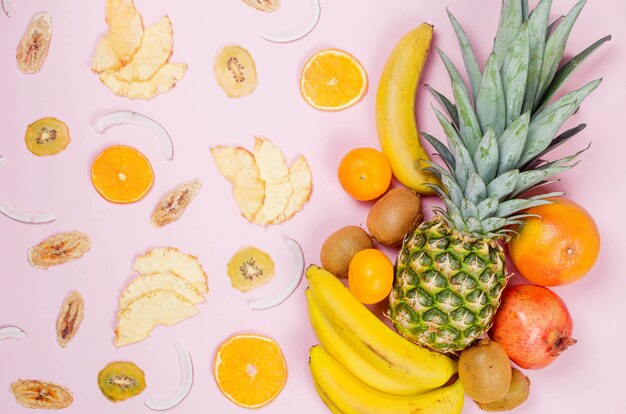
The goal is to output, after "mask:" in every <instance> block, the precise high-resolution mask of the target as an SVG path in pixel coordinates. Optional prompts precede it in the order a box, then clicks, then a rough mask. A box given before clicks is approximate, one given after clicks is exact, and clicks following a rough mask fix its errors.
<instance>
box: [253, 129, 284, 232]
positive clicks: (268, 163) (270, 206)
mask: <svg viewBox="0 0 626 414" xmlns="http://www.w3.org/2000/svg"><path fill="white" fill-rule="evenodd" d="M254 159H255V162H256V165H257V167H258V168H259V175H260V177H261V180H263V181H264V182H265V200H264V201H263V207H262V208H261V210H260V211H259V212H258V213H257V214H256V215H255V216H254V223H256V224H258V225H261V226H265V225H267V224H269V223H270V222H271V221H272V220H274V219H275V218H276V217H278V215H280V214H281V213H282V212H283V211H284V210H285V208H286V207H287V203H289V196H290V195H291V192H292V188H291V182H290V181H289V168H287V164H285V157H284V156H283V153H282V152H281V150H280V148H278V147H277V146H276V145H274V144H273V143H272V142H270V141H269V140H267V139H262V138H256V139H255V142H254Z"/></svg>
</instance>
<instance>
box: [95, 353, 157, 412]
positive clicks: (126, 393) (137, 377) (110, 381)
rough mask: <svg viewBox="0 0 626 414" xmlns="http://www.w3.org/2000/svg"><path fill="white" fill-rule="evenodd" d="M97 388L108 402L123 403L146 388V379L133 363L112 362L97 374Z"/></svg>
mask: <svg viewBox="0 0 626 414" xmlns="http://www.w3.org/2000/svg"><path fill="white" fill-rule="evenodd" d="M98 387H100V391H102V394H103V395H104V396H105V397H106V398H107V399H109V400H110V401H113V402H118V401H124V400H127V399H128V398H131V397H134V396H136V395H138V394H140V393H141V392H142V391H143V390H144V389H145V388H146V378H145V374H144V372H143V371H142V370H141V368H139V367H138V366H137V365H135V364H134V363H133V362H113V363H111V364H109V365H107V366H106V367H105V368H104V369H103V370H102V371H100V373H99V374H98Z"/></svg>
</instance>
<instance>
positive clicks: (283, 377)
mask: <svg viewBox="0 0 626 414" xmlns="http://www.w3.org/2000/svg"><path fill="white" fill-rule="evenodd" d="M213 374H214V375H215V381H216V382H217V386H218V387H219V389H220V391H222V393H223V394H224V395H225V396H226V397H227V398H228V399H229V400H231V401H232V402H234V403H235V404H237V405H239V406H241V407H246V408H258V407H262V406H264V405H266V404H268V403H269V402H270V401H272V400H273V399H274V398H276V396H278V394H280V392H281V391H282V389H283V387H284V386H285V382H286V381H287V364H286V362H285V358H284V357H283V353H282V351H281V349H280V346H278V344H277V343H276V341H274V340H273V339H270V338H267V337H264V336H259V335H236V336H233V337H230V338H229V339H227V340H226V341H225V342H224V343H223V344H222V345H220V347H219V348H218V350H217V353H216V354H215V363H214V370H213Z"/></svg>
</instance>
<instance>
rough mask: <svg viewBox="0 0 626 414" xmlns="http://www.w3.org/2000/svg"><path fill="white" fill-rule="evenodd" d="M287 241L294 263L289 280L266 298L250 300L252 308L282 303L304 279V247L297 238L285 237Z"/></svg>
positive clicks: (266, 307)
mask: <svg viewBox="0 0 626 414" xmlns="http://www.w3.org/2000/svg"><path fill="white" fill-rule="evenodd" d="M285 243H286V244H287V248H288V249H289V252H290V253H291V256H292V257H293V265H292V270H291V274H290V275H289V280H288V281H287V283H285V286H283V288H282V289H280V290H279V291H278V292H276V293H274V294H272V295H270V296H267V297H264V298H256V299H251V300H249V301H248V306H249V307H250V308H251V309H254V310H264V309H270V308H273V307H275V306H278V305H280V304H281V303H283V302H284V301H286V300H287V298H288V297H289V296H291V294H292V293H293V292H294V291H295V290H296V288H297V287H298V285H299V284H300V280H302V275H303V274H304V253H303V252H302V248H301V247H300V245H299V244H298V242H296V241H295V240H293V239H290V238H285Z"/></svg>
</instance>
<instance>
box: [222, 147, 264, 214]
mask: <svg viewBox="0 0 626 414" xmlns="http://www.w3.org/2000/svg"><path fill="white" fill-rule="evenodd" d="M211 155H213V160H214V161H215V165H216V166H217V169H218V170H219V172H220V174H222V176H223V177H224V178H226V179H227V180H228V181H229V182H230V183H231V184H232V185H233V195H234V197H235V201H236V202H237V205H238V206H239V208H240V209H241V214H242V215H243V216H244V217H245V218H246V219H248V221H251V220H252V219H254V216H255V215H256V214H257V213H258V212H259V211H260V210H261V207H263V201H264V200H265V183H264V182H263V181H262V180H261V178H260V173H259V169H258V167H257V165H256V163H255V160H254V155H252V153H251V152H250V151H248V150H247V149H245V148H241V147H223V146H222V147H213V148H211Z"/></svg>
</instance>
